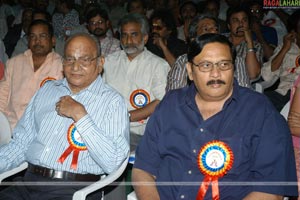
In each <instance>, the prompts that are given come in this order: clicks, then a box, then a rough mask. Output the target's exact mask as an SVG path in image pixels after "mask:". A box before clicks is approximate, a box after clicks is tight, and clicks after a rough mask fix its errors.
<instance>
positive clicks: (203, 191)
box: [196, 176, 220, 200]
mask: <svg viewBox="0 0 300 200" xmlns="http://www.w3.org/2000/svg"><path fill="white" fill-rule="evenodd" d="M210 183H211V185H212V199H213V200H219V199H220V195H219V184H218V178H217V177H211V176H205V177H204V180H203V181H202V184H201V186H200V188H199V191H198V194H197V198H196V200H203V199H204V197H205V194H206V192H207V190H208V187H209V185H210Z"/></svg>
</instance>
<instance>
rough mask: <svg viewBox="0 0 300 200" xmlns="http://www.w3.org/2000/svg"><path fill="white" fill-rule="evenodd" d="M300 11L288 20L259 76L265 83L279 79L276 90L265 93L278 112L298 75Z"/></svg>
mask: <svg viewBox="0 0 300 200" xmlns="http://www.w3.org/2000/svg"><path fill="white" fill-rule="evenodd" d="M299 23H300V10H299V9H298V10H297V11H295V12H294V13H293V14H292V15H291V16H290V18H289V20H288V27H287V28H288V31H289V33H288V34H286V35H285V36H284V38H283V44H280V45H279V46H278V47H277V48H276V49H275V50H274V54H273V56H272V57H271V58H270V60H269V61H268V62H266V63H264V65H263V67H262V70H261V75H262V77H263V79H264V80H265V81H270V80H273V79H277V78H279V80H280V83H279V85H278V87H277V89H276V90H271V91H265V94H266V95H267V96H268V97H269V99H270V100H271V101H272V102H273V104H274V106H275V107H276V108H277V110H278V111H281V109H282V108H283V106H284V105H285V104H286V103H287V102H288V101H289V100H290V89H291V87H292V85H293V82H294V81H295V80H296V78H297V76H298V75H299V74H300V68H299V66H300V26H299Z"/></svg>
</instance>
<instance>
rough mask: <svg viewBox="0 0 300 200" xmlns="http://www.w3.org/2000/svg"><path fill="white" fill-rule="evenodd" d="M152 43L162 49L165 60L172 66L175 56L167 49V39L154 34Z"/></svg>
mask: <svg viewBox="0 0 300 200" xmlns="http://www.w3.org/2000/svg"><path fill="white" fill-rule="evenodd" d="M153 44H155V45H156V46H158V47H159V48H160V49H161V50H162V52H163V54H164V56H165V59H166V61H167V62H168V63H169V65H170V66H173V65H174V63H175V60H176V58H175V56H174V55H173V54H172V53H171V51H170V50H169V49H168V46H167V41H166V40H164V39H163V38H162V37H160V36H156V35H155V36H154V37H153Z"/></svg>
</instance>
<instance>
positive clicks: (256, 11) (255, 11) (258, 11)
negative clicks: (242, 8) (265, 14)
mask: <svg viewBox="0 0 300 200" xmlns="http://www.w3.org/2000/svg"><path fill="white" fill-rule="evenodd" d="M250 12H251V13H260V10H259V9H256V10H254V9H250Z"/></svg>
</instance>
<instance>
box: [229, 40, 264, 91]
mask: <svg viewBox="0 0 300 200" xmlns="http://www.w3.org/2000/svg"><path fill="white" fill-rule="evenodd" d="M253 43H254V48H255V49H256V58H257V60H258V62H259V63H263V51H262V47H261V44H260V43H258V42H255V41H254V42H253ZM235 51H236V58H235V63H234V65H235V70H234V76H235V77H236V79H237V80H238V83H239V85H240V86H243V87H248V88H250V87H251V83H250V78H249V75H248V71H247V66H246V56H247V53H248V47H247V43H246V41H243V42H242V43H241V44H239V45H237V46H235ZM250 67H251V66H250Z"/></svg>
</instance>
